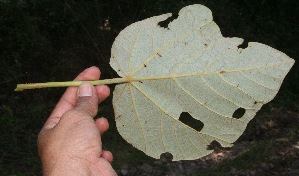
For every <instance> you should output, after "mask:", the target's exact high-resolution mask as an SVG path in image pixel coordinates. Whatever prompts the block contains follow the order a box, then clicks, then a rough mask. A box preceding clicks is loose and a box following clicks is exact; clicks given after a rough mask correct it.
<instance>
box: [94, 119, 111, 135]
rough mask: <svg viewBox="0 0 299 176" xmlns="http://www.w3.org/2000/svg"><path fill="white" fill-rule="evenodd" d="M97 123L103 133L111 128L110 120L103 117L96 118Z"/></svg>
mask: <svg viewBox="0 0 299 176" xmlns="http://www.w3.org/2000/svg"><path fill="white" fill-rule="evenodd" d="M96 125H97V127H98V129H99V131H100V133H101V135H102V134H103V133H105V132H106V131H107V130H108V129H109V123H108V120H107V119H106V118H103V117H102V118H98V119H96Z"/></svg>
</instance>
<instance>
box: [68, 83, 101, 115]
mask: <svg viewBox="0 0 299 176" xmlns="http://www.w3.org/2000/svg"><path fill="white" fill-rule="evenodd" d="M98 101H99V100H98V97H97V95H96V90H95V88H94V86H93V85H91V84H90V83H82V84H81V85H80V86H79V89H78V99H77V103H76V106H75V107H74V110H76V111H77V113H82V115H83V116H90V117H91V118H93V117H94V116H96V115H97V113H98Z"/></svg>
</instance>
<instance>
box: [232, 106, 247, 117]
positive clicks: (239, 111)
mask: <svg viewBox="0 0 299 176" xmlns="http://www.w3.org/2000/svg"><path fill="white" fill-rule="evenodd" d="M245 112H246V110H245V109H244V108H238V109H237V110H235V112H234V113H233V118H236V119H239V118H241V117H243V115H244V114H245Z"/></svg>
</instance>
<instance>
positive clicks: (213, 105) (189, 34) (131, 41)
mask: <svg viewBox="0 0 299 176" xmlns="http://www.w3.org/2000/svg"><path fill="white" fill-rule="evenodd" d="M170 16H171V14H164V15H160V16H155V17H151V18H148V19H145V20H143V21H139V22H137V23H134V24H131V25H130V26H128V27H127V28H125V29H124V30H123V31H121V32H120V34H119V35H118V36H117V37H116V39H115V41H114V43H113V46H112V56H111V60H110V65H111V66H112V67H113V69H114V70H116V72H117V73H118V75H119V76H121V77H123V78H125V79H126V80H127V82H126V83H123V84H120V85H117V86H116V88H115V91H114V93H113V106H114V110H115V118H116V125H117V129H118V131H119V133H120V134H121V135H122V137H123V138H124V139H125V140H127V141H128V142H129V143H131V144H132V145H133V146H134V147H136V148H138V149H139V150H142V151H143V152H144V153H145V154H147V155H149V156H151V157H154V158H159V157H160V155H161V154H162V153H165V152H169V153H171V154H172V155H173V160H190V159H196V158H199V157H202V156H205V155H207V154H210V153H211V152H212V151H213V150H209V149H207V146H208V145H209V144H210V143H211V142H212V141H217V142H219V143H220V144H221V145H222V146H223V147H229V146H232V143H233V142H234V141H236V140H237V139H238V138H239V137H240V135H241V134H242V133H243V132H244V130H245V128H246V125H247V124H248V122H249V121H250V120H251V119H252V118H253V117H254V115H255V114H256V112H257V111H258V110H259V109H260V108H261V107H262V105H263V104H265V103H267V102H269V101H270V100H272V99H273V98H274V96H275V95H276V94H277V92H278V90H279V88H280V85H281V83H282V81H283V79H284V77H285V75H286V74H287V73H288V71H289V70H290V68H291V67H292V65H293V64H294V60H293V59H291V58H289V57H288V56H287V55H285V54H284V53H282V52H280V51H277V50H275V49H273V48H271V47H269V46H266V45H263V44H260V43H255V42H251V43H249V44H248V47H247V48H246V49H242V48H238V45H240V44H241V43H242V42H243V39H241V38H235V37H234V38H225V37H223V36H222V34H221V32H220V29H219V27H218V26H217V24H216V23H215V22H214V21H213V19H212V13H211V11H210V10H209V9H208V8H206V7H205V6H202V5H191V6H187V7H185V8H183V9H182V10H181V11H180V12H179V17H178V18H177V19H176V20H174V21H172V22H171V23H169V25H168V28H163V27H160V26H159V25H158V23H159V22H161V21H164V20H166V19H167V18H169V17H170ZM240 109H241V110H243V111H245V113H244V115H243V116H242V117H240V118H234V117H235V116H234V117H233V114H234V112H235V111H237V110H240ZM182 112H188V113H189V114H190V115H191V116H192V117H193V118H195V119H197V120H199V121H201V122H202V123H203V124H204V127H203V128H202V130H201V131H196V130H194V129H192V128H191V127H189V126H187V125H185V124H184V123H182V122H181V121H180V120H179V117H180V114H181V113H182Z"/></svg>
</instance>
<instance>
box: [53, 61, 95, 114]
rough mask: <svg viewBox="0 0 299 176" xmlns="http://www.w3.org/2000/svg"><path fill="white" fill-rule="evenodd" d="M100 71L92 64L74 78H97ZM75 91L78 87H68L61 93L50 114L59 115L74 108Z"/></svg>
mask: <svg viewBox="0 0 299 176" xmlns="http://www.w3.org/2000/svg"><path fill="white" fill-rule="evenodd" d="M100 75H101V72H100V70H99V68H97V67H95V66H93V67H90V68H87V69H85V70H84V71H83V72H81V73H80V74H79V75H78V76H77V77H76V78H75V80H79V81H85V80H97V79H99V78H100ZM77 91H78V87H69V88H67V90H66V91H65V93H64V94H63V95H62V97H61V99H60V100H59V102H58V103H57V105H56V107H55V109H54V110H53V112H52V114H51V115H50V117H51V116H54V117H61V116H62V115H63V114H64V113H65V112H67V111H69V110H70V109H72V108H74V106H75V104H76V101H77Z"/></svg>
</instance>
